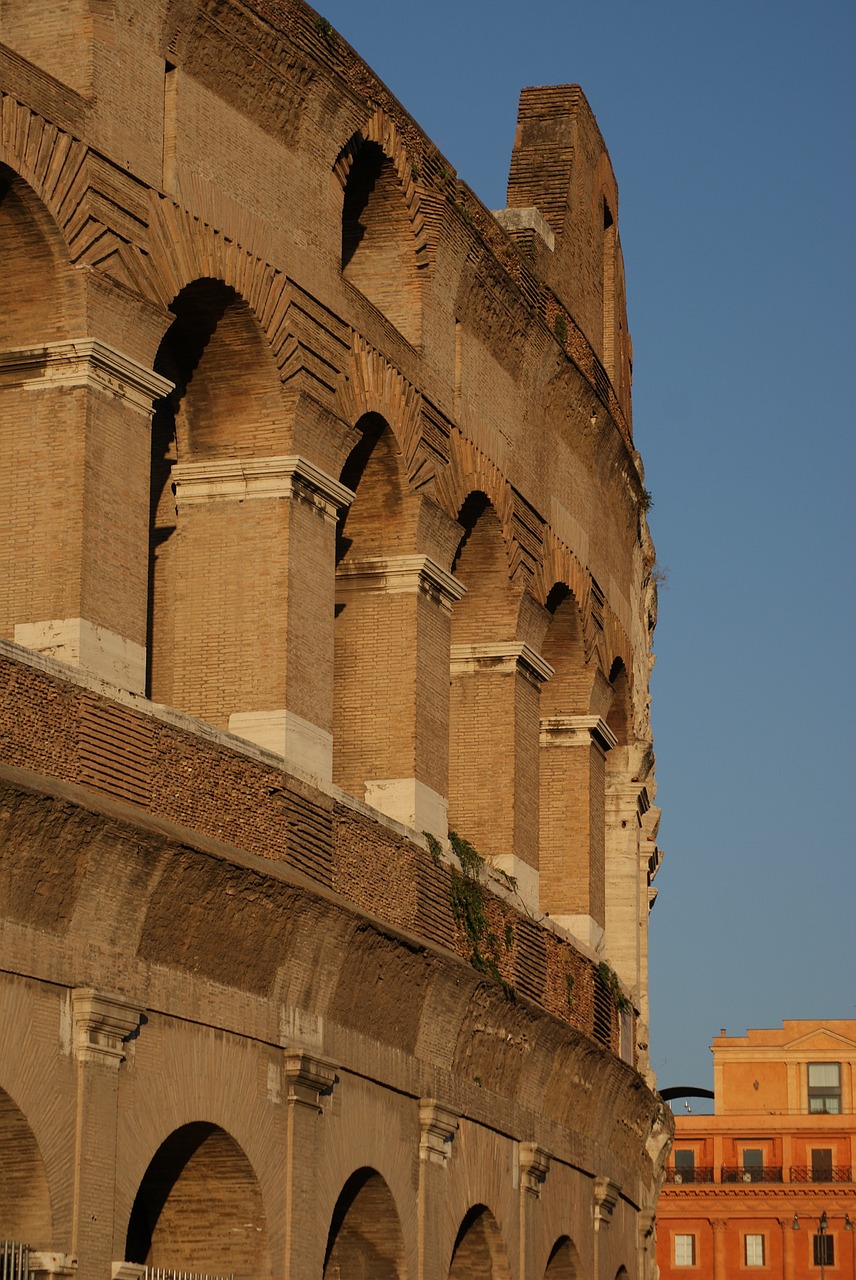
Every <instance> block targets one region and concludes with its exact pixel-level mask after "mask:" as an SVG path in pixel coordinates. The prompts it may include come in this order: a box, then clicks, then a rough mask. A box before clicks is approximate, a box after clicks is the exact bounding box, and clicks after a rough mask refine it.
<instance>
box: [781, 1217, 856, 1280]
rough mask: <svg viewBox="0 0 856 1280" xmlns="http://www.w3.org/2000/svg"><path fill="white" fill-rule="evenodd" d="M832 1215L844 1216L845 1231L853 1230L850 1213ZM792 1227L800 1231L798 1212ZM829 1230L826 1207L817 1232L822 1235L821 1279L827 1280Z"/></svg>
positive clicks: (818, 1223) (820, 1251) (819, 1220)
mask: <svg viewBox="0 0 856 1280" xmlns="http://www.w3.org/2000/svg"><path fill="white" fill-rule="evenodd" d="M832 1217H833V1218H839V1217H843V1218H844V1230H845V1231H852V1230H853V1223H852V1222H851V1221H850V1214H849V1213H844V1214H838V1213H833V1214H832ZM791 1227H792V1228H793V1230H794V1231H799V1229H800V1215H799V1214H798V1213H795V1214H794V1220H793V1222H792V1223H791ZM828 1230H829V1216H828V1215H827V1212H826V1210H825V1209H824V1211H823V1213H822V1214H821V1215H820V1217H819V1218H818V1222H817V1234H818V1235H819V1236H820V1249H819V1250H818V1252H819V1253H820V1280H826V1233H827V1231H828Z"/></svg>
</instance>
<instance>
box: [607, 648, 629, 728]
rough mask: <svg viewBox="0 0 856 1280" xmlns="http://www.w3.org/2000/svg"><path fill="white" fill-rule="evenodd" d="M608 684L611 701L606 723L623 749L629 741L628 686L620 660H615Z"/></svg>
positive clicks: (625, 671)
mask: <svg viewBox="0 0 856 1280" xmlns="http://www.w3.org/2000/svg"><path fill="white" fill-rule="evenodd" d="M609 684H610V688H611V690H612V701H611V703H610V706H609V711H608V713H607V717H606V723H607V724H608V725H609V728H610V729H611V730H612V732H613V733H614V734H615V738H616V742H617V745H618V746H619V747H625V746H627V744H628V743H629V741H630V736H631V735H630V686H629V682H628V679H627V669H626V668H625V666H624V663H623V662H622V661H621V659H620V658H616V659H615V661H614V662H613V664H612V669H611V671H610V673H609Z"/></svg>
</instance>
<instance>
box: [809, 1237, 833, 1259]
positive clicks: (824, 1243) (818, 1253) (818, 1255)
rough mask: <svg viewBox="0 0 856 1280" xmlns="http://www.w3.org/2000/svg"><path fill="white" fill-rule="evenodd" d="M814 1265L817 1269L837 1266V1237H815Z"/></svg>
mask: <svg viewBox="0 0 856 1280" xmlns="http://www.w3.org/2000/svg"><path fill="white" fill-rule="evenodd" d="M814 1265H815V1266H816V1267H834V1266H835V1237H834V1236H828V1235H817V1236H815V1237H814Z"/></svg>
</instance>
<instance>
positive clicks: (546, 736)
mask: <svg viewBox="0 0 856 1280" xmlns="http://www.w3.org/2000/svg"><path fill="white" fill-rule="evenodd" d="M591 742H593V743H595V745H596V746H598V747H600V749H601V751H603V752H607V751H611V750H612V748H613V747H614V746H615V745H616V743H617V742H618V739H617V738H616V736H615V734H614V733H613V732H612V730H611V729H610V727H609V725H608V724H607V723H606V721H605V720H603V719H602V718H601V717H600V716H542V718H541V746H542V747H582V746H588V745H589V743H591Z"/></svg>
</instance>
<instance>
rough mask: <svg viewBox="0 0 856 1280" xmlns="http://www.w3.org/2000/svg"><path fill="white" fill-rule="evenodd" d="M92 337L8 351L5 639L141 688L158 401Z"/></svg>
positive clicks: (145, 380) (147, 373)
mask: <svg viewBox="0 0 856 1280" xmlns="http://www.w3.org/2000/svg"><path fill="white" fill-rule="evenodd" d="M171 386H172V384H171V383H169V382H168V381H167V380H166V379H165V378H161V377H160V376H159V375H158V374H156V373H153V372H152V370H151V369H147V368H145V367H144V366H142V365H140V364H138V363H137V362H136V361H134V360H132V359H130V357H128V356H125V355H123V354H122V353H121V352H119V351H116V350H115V349H114V348H113V347H110V346H108V345H107V344H106V343H104V342H99V341H98V340H96V339H93V338H81V339H75V340H73V341H66V342H48V343H45V344H43V345H40V346H39V347H38V348H33V349H26V350H18V351H5V352H2V353H0V474H2V475H3V477H4V479H3V481H2V482H0V499H2V506H3V508H4V521H3V529H0V543H2V541H3V539H4V531H5V536H6V537H8V538H9V539H11V540H12V541H11V544H10V546H9V548H7V550H6V551H4V550H3V548H2V546H0V559H2V562H3V564H4V574H3V580H2V582H0V636H4V637H6V638H7V639H11V640H14V641H15V643H16V644H20V645H24V646H26V647H27V648H28V649H34V650H36V652H38V653H43V654H46V655H47V656H49V657H52V658H56V659H58V660H59V661H60V662H67V663H70V664H71V665H73V666H76V667H79V668H80V669H81V670H82V671H84V672H86V673H87V674H88V675H92V676H95V677H96V678H98V679H100V680H104V681H106V682H107V683H109V684H112V685H117V686H119V687H120V688H122V689H129V690H131V691H132V692H134V693H142V692H144V690H145V681H146V651H145V644H146V618H147V594H148V589H147V584H148V525H149V469H150V465H151V443H150V441H151V416H152V401H153V400H154V399H157V398H160V397H162V396H164V395H166V394H167V392H168V391H170V390H171Z"/></svg>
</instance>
